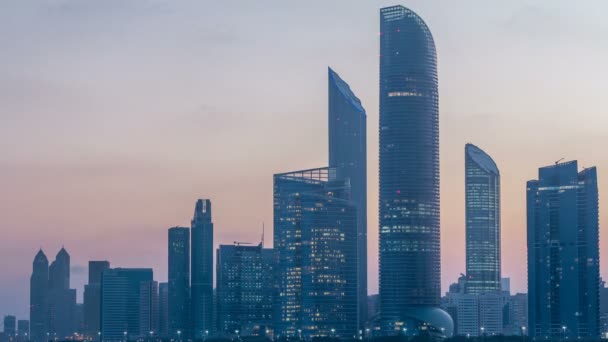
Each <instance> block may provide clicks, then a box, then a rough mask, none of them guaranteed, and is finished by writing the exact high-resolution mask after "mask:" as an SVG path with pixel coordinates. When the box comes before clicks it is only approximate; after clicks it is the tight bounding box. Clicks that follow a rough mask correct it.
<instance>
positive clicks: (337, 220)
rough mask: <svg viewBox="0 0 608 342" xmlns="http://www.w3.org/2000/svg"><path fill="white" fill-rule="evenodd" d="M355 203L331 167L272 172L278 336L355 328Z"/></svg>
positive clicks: (342, 332)
mask: <svg viewBox="0 0 608 342" xmlns="http://www.w3.org/2000/svg"><path fill="white" fill-rule="evenodd" d="M356 227H357V207H356V205H355V204H354V203H353V202H351V201H350V185H349V181H348V180H339V179H337V178H336V171H335V169H332V168H318V169H310V170H302V171H294V172H289V173H282V174H276V175H274V248H275V253H276V258H277V259H276V275H277V282H278V297H277V298H278V299H277V300H276V301H275V305H276V309H275V312H274V314H275V319H274V320H275V331H276V336H277V337H296V336H298V334H300V333H301V334H302V337H305V338H310V337H315V336H336V337H351V336H353V335H356V333H357V259H356V255H357V254H356V252H357V236H356V234H353V232H356Z"/></svg>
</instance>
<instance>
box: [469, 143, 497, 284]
mask: <svg viewBox="0 0 608 342" xmlns="http://www.w3.org/2000/svg"><path fill="white" fill-rule="evenodd" d="M464 154H465V197H466V215H465V216H466V244H467V256H466V261H467V262H466V267H467V278H468V279H467V287H466V289H465V291H466V293H471V294H482V293H486V292H492V291H500V282H501V276H500V172H499V171H498V167H497V166H496V163H494V160H492V158H491V157H490V156H489V155H488V154H486V153H485V152H484V151H483V150H482V149H480V148H479V147H477V146H475V145H473V144H466V146H465V153H464Z"/></svg>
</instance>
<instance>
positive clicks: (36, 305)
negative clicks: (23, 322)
mask: <svg viewBox="0 0 608 342" xmlns="http://www.w3.org/2000/svg"><path fill="white" fill-rule="evenodd" d="M32 266H33V269H32V276H31V278H30V335H31V340H32V342H45V341H48V340H49V336H48V335H47V333H48V332H49V327H48V319H47V314H48V304H49V289H48V286H49V260H48V259H47V257H46V255H45V254H44V252H43V251H42V249H41V250H39V251H38V253H37V254H36V257H35V258H34V262H33V265H32Z"/></svg>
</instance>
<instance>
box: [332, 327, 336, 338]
mask: <svg viewBox="0 0 608 342" xmlns="http://www.w3.org/2000/svg"><path fill="white" fill-rule="evenodd" d="M331 337H336V329H334V328H331Z"/></svg>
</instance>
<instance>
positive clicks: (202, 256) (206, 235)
mask: <svg viewBox="0 0 608 342" xmlns="http://www.w3.org/2000/svg"><path fill="white" fill-rule="evenodd" d="M190 233H191V239H190V241H191V244H192V250H191V258H192V261H191V272H192V275H191V277H192V278H191V296H192V297H191V298H192V300H191V305H192V329H193V331H192V335H193V336H194V338H195V339H202V338H204V337H206V336H208V334H209V333H211V332H212V331H213V221H212V218H211V201H210V200H208V199H205V200H202V199H199V200H198V201H197V202H196V207H195V209H194V217H193V218H192V230H191V232H190Z"/></svg>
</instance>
